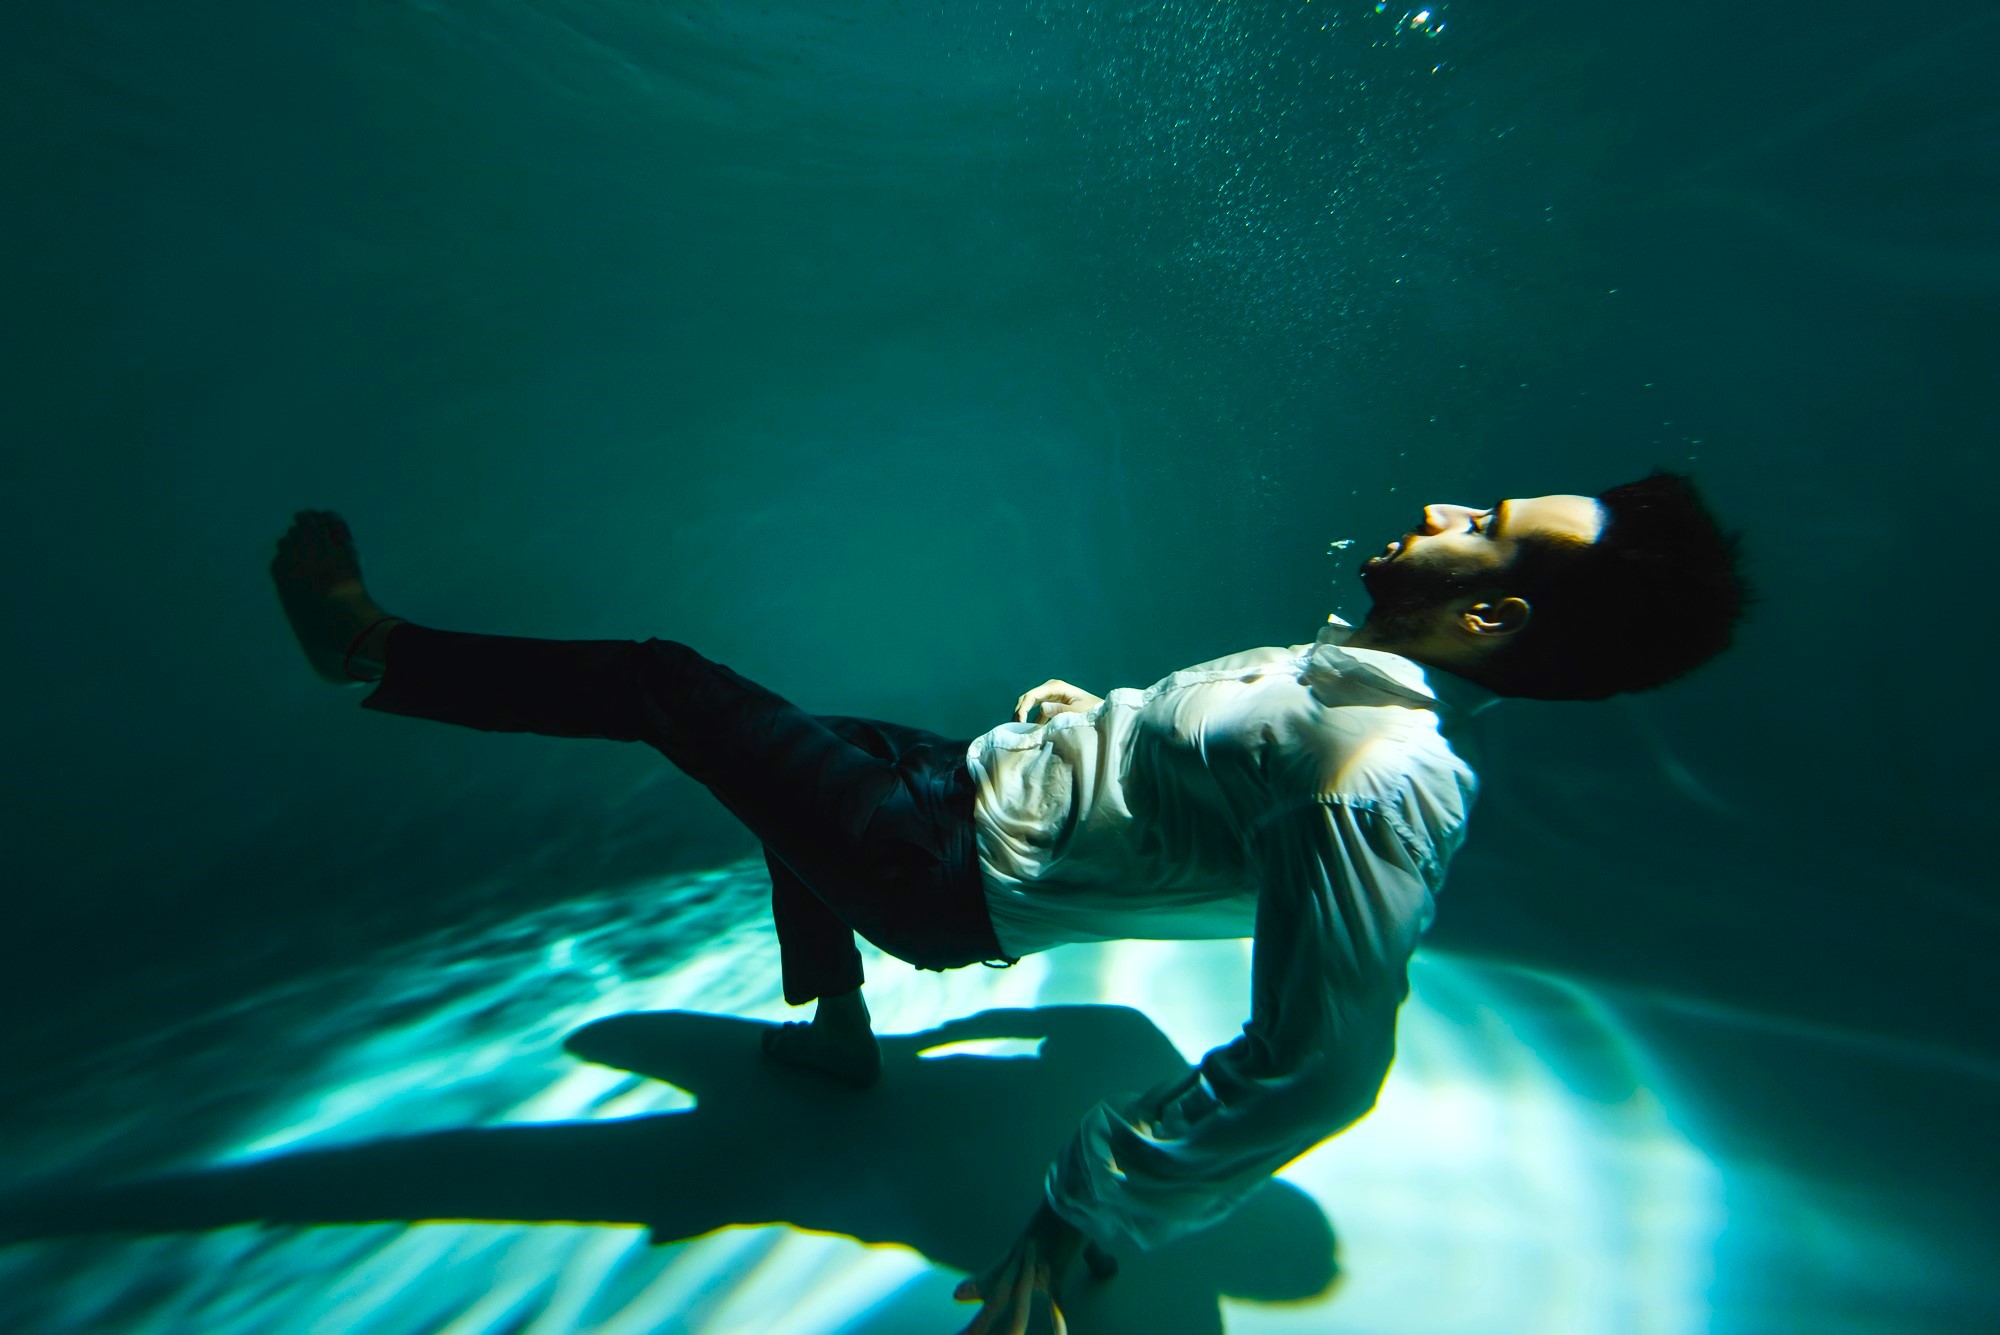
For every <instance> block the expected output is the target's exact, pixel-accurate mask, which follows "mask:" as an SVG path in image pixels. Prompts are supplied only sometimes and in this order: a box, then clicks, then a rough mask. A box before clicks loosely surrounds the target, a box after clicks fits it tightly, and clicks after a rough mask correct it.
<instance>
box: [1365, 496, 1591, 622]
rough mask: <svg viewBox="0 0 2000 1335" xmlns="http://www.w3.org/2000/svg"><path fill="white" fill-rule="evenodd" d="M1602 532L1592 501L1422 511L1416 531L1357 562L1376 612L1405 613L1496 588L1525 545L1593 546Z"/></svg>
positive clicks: (1545, 500)
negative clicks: (1553, 541) (1554, 541)
mask: <svg viewBox="0 0 2000 1335" xmlns="http://www.w3.org/2000/svg"><path fill="white" fill-rule="evenodd" d="M1603 531H1604V511H1603V507H1602V506H1600V505H1599V504H1598V503H1597V501H1596V499H1595V498H1594V497H1590V496H1531V497H1528V498H1526V499H1523V500H1505V501H1502V502H1500V503H1499V504H1498V505H1496V506H1494V507H1493V508H1492V509H1490V510H1476V509H1473V508H1472V507H1470V506H1465V505H1443V504H1439V505H1426V506H1425V507H1424V510H1423V518H1422V522H1421V523H1419V524H1418V526H1417V527H1416V528H1415V529H1412V530H1411V531H1410V532H1408V533H1405V534H1404V535H1403V536H1402V537H1400V538H1398V539H1396V540H1395V541H1394V542H1391V543H1389V544H1388V545H1387V546H1386V547H1384V548H1383V549H1382V552H1381V554H1380V555H1378V556H1371V557H1369V558H1368V559H1367V560H1366V561H1364V562H1363V563H1362V565H1361V578H1362V581H1363V582H1364V583H1366V584H1367V585H1368V591H1369V594H1370V596H1371V597H1372V598H1373V599H1374V601H1375V605H1376V607H1377V608H1379V609H1380V610H1381V611H1383V612H1385V613H1390V614H1399V613H1410V612H1414V611H1418V610H1420V609H1422V608H1426V607H1429V606H1432V605H1434V604H1435V603H1437V602H1438V601H1439V600H1441V599H1443V598H1448V597H1450V596H1452V595H1453V594H1456V593H1470V592H1473V591H1475V590H1477V589H1480V588H1484V587H1488V586H1490V585H1492V584H1494V583H1495V582H1496V581H1495V580H1494V578H1493V577H1494V576H1497V575H1501V574H1503V573H1504V572H1505V571H1506V570H1507V569H1508V568H1509V567H1511V566H1512V565H1513V564H1514V558H1515V557H1516V556H1517V555H1519V554H1520V551H1521V545H1522V543H1524V542H1526V541H1529V540H1531V539H1536V538H1543V539H1557V540H1568V541H1572V542H1584V543H1590V542H1595V541H1597V536H1598V534H1600V533H1602V532H1603ZM1502 583H1504V581H1502Z"/></svg>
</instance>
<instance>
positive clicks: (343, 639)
mask: <svg viewBox="0 0 2000 1335" xmlns="http://www.w3.org/2000/svg"><path fill="white" fill-rule="evenodd" d="M271 578H272V580H273V581H275V582H276V584H277V586H278V601H279V602H281V603H283V604H284V608H285V616H286V618H287V619H288V620H290V621H291V623H292V633H293V634H294V635H296V636H298V639H299V647H300V648H301V649H303V650H305V654H306V661H307V662H309V663H311V664H312V669H313V671H314V672H317V673H318V674H319V675H320V676H321V677H324V678H325V679H326V680H328V681H335V682H340V683H342V684H349V683H352V682H355V681H357V680H362V678H359V677H353V676H349V675H348V673H347V671H346V669H345V668H344V667H343V666H342V663H343V660H344V659H345V658H346V656H347V647H348V645H349V644H351V643H353V641H354V637H355V636H356V635H358V634H360V633H361V631H362V630H364V629H365V628H367V626H368V625H369V623H371V622H373V621H375V620H376V619H377V618H379V617H382V616H384V615H386V614H385V613H384V612H383V611H382V608H381V607H380V606H379V605H378V604H377V603H376V602H375V600H374V599H373V598H370V597H369V596H368V590H367V589H366V588H365V587H363V585H362V583H361V558H360V556H359V554H357V553H356V551H355V549H354V536H353V534H351V533H349V532H348V529H347V523H346V521H345V520H343V519H342V518H341V517H340V516H339V515H337V514H334V513H333V512H332V511H330V510H301V511H299V512H298V514H297V515H296V516H295V521H294V523H293V524H292V526H291V528H290V529H289V530H287V531H286V533H285V536H284V537H282V538H279V539H278V554H277V556H276V557H274V558H273V559H272V561H271ZM394 628H395V623H393V622H392V623H390V624H389V625H388V626H385V627H383V628H382V629H381V630H380V631H378V632H377V636H376V637H374V638H376V639H377V641H378V644H379V639H380V638H385V637H386V634H387V632H388V631H389V630H393V629H394ZM373 647H376V646H372V645H364V646H363V648H364V649H368V648H373ZM374 665H375V666H376V667H378V668H379V666H380V663H379V659H378V660H376V661H375V664H374ZM366 666H368V664H366V663H364V662H363V661H362V657H361V655H360V654H357V655H356V658H355V667H356V669H357V670H362V669H364V668H365V667H366Z"/></svg>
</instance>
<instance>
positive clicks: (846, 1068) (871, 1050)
mask: <svg viewBox="0 0 2000 1335" xmlns="http://www.w3.org/2000/svg"><path fill="white" fill-rule="evenodd" d="M764 1054H765V1055H766V1056H767V1057H769V1058H770V1059H771V1060H772V1061H775V1062H781V1063H783V1064H784V1065H786V1066H796V1067H798V1068H799V1069H801V1070H805V1071H811V1072H813V1073H814V1074H815V1075H823V1076H826V1077H828V1078H829V1079H832V1080H836V1081H838V1082H839V1083H841V1084H843V1085H847V1086H849V1087H851V1088H853V1089H867V1088H868V1087H869V1086H870V1085H873V1084H875V1083H876V1082H877V1081H879V1080H880V1079H881V1078H882V1048H881V1045H880V1044H878V1043H876V1041H875V1035H874V1034H872V1033H870V1032H869V1031H868V1030H867V1029H861V1030H858V1031H857V1030H852V1029H844V1028H836V1027H835V1026H832V1025H829V1024H824V1023H821V1022H817V1021H815V1022H814V1023H811V1024H783V1025H778V1026H775V1027H773V1028H770V1029H766V1030H765V1031H764Z"/></svg>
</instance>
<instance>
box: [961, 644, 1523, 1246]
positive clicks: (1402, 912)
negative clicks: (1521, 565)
mask: <svg viewBox="0 0 2000 1335" xmlns="http://www.w3.org/2000/svg"><path fill="white" fill-rule="evenodd" d="M1327 621H1328V624H1327V626H1326V627H1325V628H1324V629H1322V630H1321V631H1320V633H1319V636H1318V637H1317V639H1316V640H1315V641H1314V642H1313V643H1312V644H1301V645H1293V646H1291V647H1290V648H1276V647H1272V648H1263V649H1249V650H1245V651H1244V652H1242V653H1238V654H1231V655H1230V656H1228V657H1226V658H1218V659H1215V660H1214V661H1212V662H1208V663H1201V664H1198V665H1196V666H1194V667H1190V668H1185V669H1183V670H1181V671H1179V672H1176V673H1174V674H1172V675H1171V676H1169V677H1167V678H1165V679H1164V680H1162V681H1160V682H1158V683H1156V684H1154V685H1153V686H1150V687H1148V688H1147V689H1145V690H1143V691H1141V690H1137V689H1134V688H1131V687H1120V688H1118V689H1115V690H1113V691H1112V692H1111V693H1110V694H1109V695H1108V696H1106V697H1105V700H1104V703H1103V704H1101V705H1099V706H1097V707H1096V708H1094V709H1092V710H1090V711H1088V712H1081V711H1073V712H1070V713H1066V714H1058V715H1056V716H1055V717H1053V718H1051V719H1048V720H1045V721H1044V722H1041V723H1035V724H1030V723H1014V722H1008V723H1003V724H1001V725H1000V726H999V727H997V728H995V729H993V730H992V731H991V732H988V733H986V734H985V735H984V736H982V737H979V738H976V739H975V740H974V741H973V743H972V745H971V747H970V749H969V751H968V753H967V759H968V761H969V762H970V765H971V768H972V774H973V777H974V779H975V780H976V781H977V783H978V794H977V797H976V801H975V807H974V813H975V819H976V826H977V833H976V838H977V843H978V848H979V861H980V869H981V872H982V875H983V879H984V882H985V889H986V903H987V908H988V910H989V911H990V913H991V914H992V918H993V927H994V933H995V935H996V936H997V937H998V938H999V941H1000V945H1001V947H1002V948H1003V949H1005V950H1006V952H1007V953H1008V954H1009V955H1016V956H1019V955H1026V954H1029V953H1031V952H1033V951H1038V950H1046V949H1048V948H1049V947H1051V946H1055V945H1060V944H1062V943H1064V942H1070V941H1103V940H1112V939H1124V938H1140V939H1150V940H1172V939H1206V938H1218V937H1244V936H1252V937H1254V938H1255V945H1254V947H1253V950H1252V964H1251V998H1250V1019H1249V1021H1248V1022H1247V1023H1246V1024H1245V1025H1244V1026H1243V1033H1242V1034H1241V1035H1240V1036H1239V1037H1237V1038H1236V1039H1235V1040H1234V1041H1232V1042H1230V1043H1228V1044H1226V1045H1224V1046H1223V1047H1219V1048H1216V1049H1215V1050H1214V1051H1212V1052H1210V1053H1208V1054H1207V1055H1206V1056H1204V1057H1203V1058H1202V1059H1201V1063H1200V1065H1199V1066H1196V1067H1192V1068H1190V1069H1189V1070H1188V1071H1187V1072H1186V1073H1185V1074H1183V1075H1181V1076H1179V1077H1176V1078H1175V1079H1173V1080H1171V1081H1168V1082H1167V1083H1165V1084H1163V1085H1160V1086H1158V1087H1157V1088H1154V1089H1152V1090H1149V1091H1147V1092H1145V1093H1143V1094H1137V1095H1129V1096H1124V1097H1120V1098H1116V1099H1110V1100H1106V1101H1103V1102H1100V1103H1098V1104H1097V1105H1096V1106H1095V1107H1094V1108H1092V1109H1091V1110H1090V1112H1088V1113H1087V1114H1085V1116H1084V1119H1083V1124H1082V1126H1081V1127H1080V1128H1079V1129H1078V1131H1077V1134H1076V1136H1075V1138H1074V1139H1072V1140H1071V1142H1070V1144H1069V1146H1068V1147H1067V1148H1066V1149H1065V1150H1064V1151H1063V1152H1062V1153H1061V1154H1060V1155H1058V1156H1057V1158H1056V1161H1055V1162H1054V1164H1052V1165H1051V1166H1050V1168H1049V1172H1048V1176H1047V1179H1046V1180H1045V1182H1044V1192H1045V1194H1046V1195H1047V1197H1048V1200H1049V1204H1050V1205H1051V1206H1052V1207H1053V1208H1054V1209H1055V1211H1056V1212H1057V1213H1058V1214H1060V1215H1062V1216H1063V1217H1064V1218H1066V1219H1068V1220H1069V1221H1070V1222H1071V1223H1073V1224H1075V1225H1076V1226H1077V1227H1078V1228H1080V1229H1082V1230H1083V1231H1084V1232H1085V1233H1087V1234H1089V1235H1091V1236H1092V1237H1094V1238H1096V1239H1097V1240H1098V1241H1099V1242H1103V1243H1111V1242H1114V1241H1116V1240H1117V1239H1119V1238H1121V1237H1123V1238H1129V1239H1131V1240H1133V1241H1134V1242H1136V1243H1137V1244H1138V1245H1139V1246H1140V1247H1142V1248H1145V1249H1148V1250H1151V1249H1153V1248H1157V1247H1159V1246H1162V1245H1164V1244H1165V1243H1167V1242H1169V1241H1171V1240H1173V1239H1174V1238H1176V1237H1179V1236H1181V1235H1182V1234H1185V1233H1190V1232H1193V1231H1195V1230H1197V1229H1201V1228H1205V1227H1207V1226H1208V1225H1210V1224H1213V1223H1215V1222H1216V1221H1218V1220H1220V1219H1221V1218H1222V1217H1223V1216H1225V1215H1227V1214H1228V1213H1229V1212H1230V1211H1231V1210H1233V1209H1234V1208H1235V1207H1236V1206H1237V1205H1238V1204H1240V1203H1241V1202H1242V1200H1243V1199H1244V1198H1245V1197H1246V1196H1248V1195H1249V1193H1250V1192H1251V1191H1252V1190H1254V1189H1255V1188H1256V1187H1257V1186H1259V1185H1260V1184H1261V1183H1262V1182H1263V1181H1264V1180H1265V1179H1266V1178H1268V1177H1269V1176H1270V1175H1271V1174H1272V1173H1273V1172H1275V1171H1276V1170H1277V1169H1279V1168H1281V1167H1283V1166H1284V1165H1285V1164H1287V1163H1289V1162H1290V1161H1291V1160H1293V1159H1295V1158H1297V1157H1298V1156H1299V1155H1301V1154H1303V1153H1305V1152H1306V1151H1307V1150H1309V1149H1311V1148H1312V1147H1313V1146H1315V1145H1317V1144H1319V1143H1320V1142H1321V1141H1323V1140H1325V1139H1327V1138H1328V1137H1329V1136H1332V1135H1333V1134H1335V1133H1336V1132H1338V1131H1340V1130H1341V1129H1342V1128H1344V1127H1346V1126H1348V1125H1350V1124H1351V1123H1353V1122H1355V1121H1356V1120H1358V1119H1359V1118H1360V1117H1362V1116H1363V1115H1364V1114H1366V1113H1367V1112H1368V1110H1369V1109H1370V1108H1372V1107H1373V1106H1374V1104H1375V1096H1376V1093H1377V1091H1378V1090H1379V1089H1380V1088H1381V1085H1382V1081H1383V1080H1384V1078H1385V1077H1386V1076H1387V1075H1388V1072H1389V1064H1390V1060H1391V1059H1392V1057H1393V1056H1394V1052H1395V1027H1396V1011H1397V1008H1398V1007H1399V1006H1401V1004H1402V1002H1403V998H1404V997H1405V996H1407V995H1408V993H1409V983H1408V979H1407V976H1406V967H1407V964H1408V961H1409V958H1410V954H1411V952H1412V951H1413V950H1414V949H1415V948H1416V942H1417V938H1418V936H1419V935H1421V934H1422V933H1423V932H1424V931H1425V929H1427V928H1428V927H1429V926H1430V924H1431V918H1432V916H1433V913H1434V907H1433V899H1434V896H1435V895H1436V894H1437V893H1438V891H1439V890H1440V889H1442V887H1443V884H1444V875H1445V868H1446V866H1447V864H1448V863H1449V862H1450V861H1451V857H1452V855H1453V854H1454V853H1456V852H1457V851H1458V847H1459V845H1460V844H1461V843H1462V842H1463V841H1464V837H1465V822H1466V817H1467V815H1468V814H1469V812H1470V810H1471V807H1472V801H1473V797H1474V794H1475V793H1476V792H1477V790H1478V783H1479V780H1478V776H1477V775H1476V774H1475V773H1474V772H1473V769H1472V765H1471V764H1470V763H1469V761H1468V759H1467V758H1466V755H1467V742H1466V738H1465V737H1464V735H1463V725H1464V723H1465V722H1466V721H1467V720H1468V719H1469V718H1470V717H1471V716H1472V715H1473V714H1475V713H1477V712H1478V711H1479V710H1481V709H1483V708H1485V707H1486V706H1487V705H1489V704H1491V703H1492V702H1493V701H1494V700H1495V699H1496V698H1497V697H1495V696H1494V695H1493V694H1492V693H1491V692H1490V691H1487V690H1485V689H1484V688H1482V687H1480V686H1478V685H1476V684H1474V683H1472V682H1470V681H1467V680H1466V679H1464V678H1462V677H1457V676H1453V675H1452V674H1451V673H1448V672H1443V671H1440V670H1437V669H1434V668H1432V669H1427V668H1425V667H1424V666H1423V665H1422V664H1419V663H1416V662H1414V661H1412V660H1410V659H1407V658H1404V657H1402V656H1400V655H1398V654H1392V653H1386V652H1384V651H1381V650H1375V649H1347V648H1345V647H1343V644H1344V641H1345V640H1346V639H1347V638H1348V636H1349V635H1351V634H1352V633H1353V628H1352V627H1351V626H1349V625H1348V624H1347V623H1346V622H1344V621H1342V620H1340V619H1339V618H1338V617H1329V618H1327Z"/></svg>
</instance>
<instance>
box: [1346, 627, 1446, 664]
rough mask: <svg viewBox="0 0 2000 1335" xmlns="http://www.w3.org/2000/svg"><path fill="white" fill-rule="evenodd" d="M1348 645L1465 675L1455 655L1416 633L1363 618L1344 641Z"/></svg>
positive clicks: (1348, 646)
mask: <svg viewBox="0 0 2000 1335" xmlns="http://www.w3.org/2000/svg"><path fill="white" fill-rule="evenodd" d="M1343 647H1345V648H1348V649H1374V650H1376V651H1378V652H1380V653H1385V654H1400V655H1401V656H1403V657H1404V658H1407V659H1409V660H1410V661H1411V662H1413V663H1422V664H1423V665H1424V666H1425V667H1434V668H1441V669H1443V670H1444V671H1446V672H1456V673H1458V674H1459V675H1461V676H1463V675H1465V668H1466V666H1467V665H1465V664H1462V663H1460V662H1459V661H1458V659H1457V657H1456V655H1453V654H1452V653H1450V652H1449V651H1448V650H1445V649H1441V648H1439V647H1438V646H1436V645H1433V644H1429V643H1427V642H1426V641H1425V640H1423V639H1420V638H1418V637H1415V636H1412V635H1409V634H1405V633H1399V632H1398V631H1396V630H1395V629H1394V628H1393V627H1388V626H1381V625H1378V624H1376V623H1375V622H1372V621H1364V622H1362V623H1361V624H1360V625H1359V626H1357V627H1356V628H1355V630H1354V633H1353V634H1351V635H1349V636H1348V637H1347V639H1346V640H1345V641H1343Z"/></svg>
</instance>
